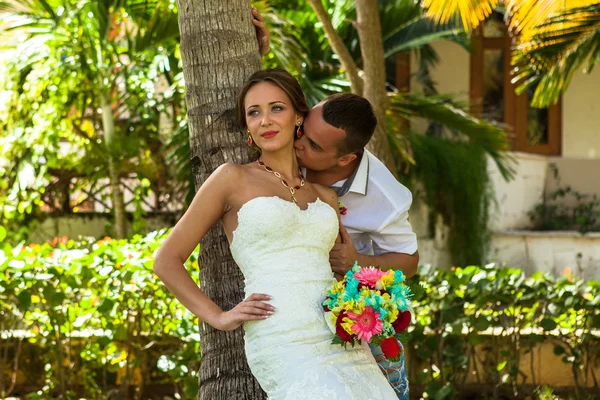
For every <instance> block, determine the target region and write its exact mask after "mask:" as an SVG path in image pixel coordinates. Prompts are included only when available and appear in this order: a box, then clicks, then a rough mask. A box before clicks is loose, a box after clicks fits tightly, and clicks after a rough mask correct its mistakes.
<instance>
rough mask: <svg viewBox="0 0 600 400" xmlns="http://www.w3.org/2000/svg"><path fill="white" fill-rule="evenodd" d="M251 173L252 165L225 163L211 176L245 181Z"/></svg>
mask: <svg viewBox="0 0 600 400" xmlns="http://www.w3.org/2000/svg"><path fill="white" fill-rule="evenodd" d="M249 172H250V164H235V163H225V164H221V165H219V167H217V169H215V171H214V172H213V173H212V174H211V176H215V177H219V178H227V179H243V178H244V177H245V175H247V174H248V173H249Z"/></svg>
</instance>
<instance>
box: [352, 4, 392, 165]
mask: <svg viewBox="0 0 600 400" xmlns="http://www.w3.org/2000/svg"><path fill="white" fill-rule="evenodd" d="M356 16H357V19H358V21H357V23H356V29H357V30H358V36H359V39H360V51H361V54H362V60H363V71H364V75H363V76H364V79H363V83H364V86H363V87H364V89H363V96H364V97H365V98H366V99H367V100H369V101H370V102H371V104H372V105H373V109H374V110H375V115H376V116H377V122H378V124H377V129H376V131H375V134H374V135H373V138H372V139H371V141H370V142H369V144H368V145H367V148H368V149H369V150H370V151H371V152H373V153H374V154H376V155H377V157H378V158H379V159H380V160H381V161H382V162H383V163H384V164H385V165H386V166H387V167H388V168H389V170H390V171H392V173H394V174H395V173H396V163H395V162H394V157H393V155H392V150H391V148H390V143H389V141H388V139H387V135H386V133H385V124H386V121H385V112H386V110H387V108H388V97H387V92H386V87H385V82H386V79H385V78H386V76H385V57H384V52H383V38H382V33H381V20H380V18H379V8H378V6H377V0H356Z"/></svg>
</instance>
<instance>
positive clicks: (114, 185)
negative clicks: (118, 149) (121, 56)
mask: <svg viewBox="0 0 600 400" xmlns="http://www.w3.org/2000/svg"><path fill="white" fill-rule="evenodd" d="M100 99H101V100H100V101H101V107H102V130H103V131H104V144H105V145H106V149H107V155H108V179H109V181H110V188H111V193H112V198H113V209H114V211H115V228H116V237H117V239H123V238H125V237H126V236H127V225H126V223H127V220H126V216H125V204H124V202H123V193H122V192H121V181H120V179H119V170H118V168H117V166H116V165H115V158H114V151H113V141H114V137H115V121H114V116H113V113H112V108H111V107H110V102H109V101H108V99H107V98H106V95H105V94H104V93H103V94H101V96H100Z"/></svg>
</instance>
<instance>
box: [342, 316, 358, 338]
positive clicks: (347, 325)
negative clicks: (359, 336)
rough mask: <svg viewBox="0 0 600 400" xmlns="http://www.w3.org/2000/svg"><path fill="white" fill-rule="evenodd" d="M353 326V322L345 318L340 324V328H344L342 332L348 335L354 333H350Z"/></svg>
mask: <svg viewBox="0 0 600 400" xmlns="http://www.w3.org/2000/svg"><path fill="white" fill-rule="evenodd" d="M354 324H355V322H354V321H352V320H351V319H350V318H348V317H346V318H344V319H343V320H342V323H341V324H340V325H342V328H344V330H345V331H346V332H348V333H349V334H353V333H354V331H352V326H353V325H354Z"/></svg>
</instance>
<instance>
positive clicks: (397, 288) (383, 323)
mask: <svg viewBox="0 0 600 400" xmlns="http://www.w3.org/2000/svg"><path fill="white" fill-rule="evenodd" d="M323 309H324V310H325V314H326V315H325V318H326V319H327V324H328V325H329V328H330V329H331V331H332V332H333V333H334V335H335V336H334V338H333V341H332V342H331V343H332V344H341V345H343V346H346V345H348V344H351V345H352V346H354V345H355V343H356V342H358V343H361V341H362V340H365V341H366V342H369V343H373V344H376V345H380V346H381V350H382V351H383V354H384V355H385V356H386V358H387V359H389V360H391V361H398V359H399V358H400V355H401V347H400V345H399V344H398V338H397V336H398V334H399V333H400V332H402V331H404V330H406V329H407V328H408V326H409V324H410V321H411V310H412V307H411V305H410V289H409V288H408V287H407V286H406V285H405V284H404V275H403V274H402V271H394V270H389V271H385V272H384V271H381V270H380V269H378V268H376V267H361V266H360V265H358V263H354V266H353V267H352V269H351V270H350V271H348V272H347V273H346V275H345V276H344V279H343V280H342V281H341V282H336V283H334V284H333V286H332V287H331V288H330V289H329V290H327V298H326V299H325V301H323Z"/></svg>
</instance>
